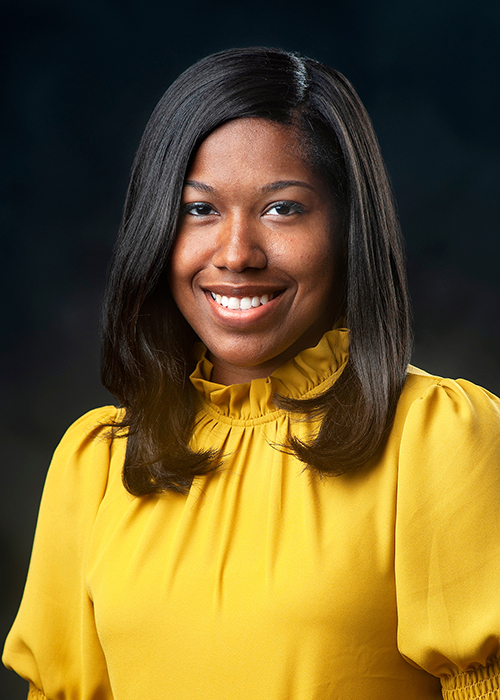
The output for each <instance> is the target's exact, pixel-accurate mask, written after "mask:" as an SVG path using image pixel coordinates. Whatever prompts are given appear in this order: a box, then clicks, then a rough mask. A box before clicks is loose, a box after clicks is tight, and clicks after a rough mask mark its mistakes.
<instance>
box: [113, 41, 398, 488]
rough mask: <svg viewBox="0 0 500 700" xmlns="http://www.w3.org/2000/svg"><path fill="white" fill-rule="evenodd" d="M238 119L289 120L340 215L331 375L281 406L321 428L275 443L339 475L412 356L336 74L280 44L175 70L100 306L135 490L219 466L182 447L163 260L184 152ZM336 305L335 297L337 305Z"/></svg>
mask: <svg viewBox="0 0 500 700" xmlns="http://www.w3.org/2000/svg"><path fill="white" fill-rule="evenodd" d="M245 117H258V118H263V119H268V120H271V121H273V122H278V123H281V124H285V125H291V126H293V127H294V128H295V129H296V130H297V133H298V134H299V137H300V136H302V137H303V141H304V145H305V148H306V152H307V153H308V154H309V156H310V158H311V159H312V163H313V166H314V167H315V168H317V170H318V172H319V173H320V174H321V175H322V176H323V177H324V178H325V180H326V182H327V183H328V185H329V189H330V191H331V193H332V196H333V197H334V199H335V203H336V206H337V208H338V210H339V211H340V220H341V227H340V228H341V229H342V231H341V235H342V241H343V249H344V251H345V263H344V270H343V278H344V283H343V289H342V297H343V298H342V299H341V300H340V301H341V306H342V309H343V315H344V317H345V321H346V324H347V327H348V329H349V331H350V346H349V360H348V362H347V365H346V367H345V369H344V371H343V372H342V374H341V376H340V378H339V379H338V380H337V381H336V382H335V383H334V384H332V386H331V387H330V388H329V389H328V390H327V391H325V392H324V393H322V394H320V395H319V396H317V397H315V398H312V399H307V400H300V399H299V400H292V399H289V398H284V397H277V398H276V402H277V404H278V405H279V406H281V407H282V408H284V409H286V410H288V411H292V412H297V413H300V414H303V415H304V414H305V415H311V416H316V417H317V416H320V417H321V427H320V429H319V431H318V433H317V434H316V435H315V436H314V438H313V439H312V440H311V441H310V442H308V443H303V442H301V441H299V440H298V439H296V438H291V439H290V443H289V445H287V447H286V448H285V449H287V450H290V451H292V452H294V453H295V454H296V455H297V457H298V459H299V460H301V461H302V462H304V463H305V464H306V465H308V466H309V467H310V468H311V469H312V470H314V471H316V472H319V473H320V474H323V475H339V474H342V473H344V472H346V471H347V470H350V469H354V468H356V467H359V466H361V465H362V464H365V463H366V462H367V461H368V460H369V459H370V458H371V457H373V456H374V455H375V454H376V453H377V452H378V450H380V449H381V448H382V447H383V445H384V443H385V440H386V437H387V434H388V432H389V430H390V428H391V426H392V423H393V420H394V414H395V410H396V404H397V401H398V399H399V396H400V394H401V390H402V387H403V383H404V380H405V376H406V371H407V365H408V362H409V357H410V351H411V331H410V312H409V302H408V295H407V287H406V272H405V262H404V253H403V246H402V239H401V234H400V229H399V223H398V219H397V215H396V211H395V205H394V201H393V196H392V191H391V187H390V184H389V179H388V176H387V173H386V169H385V166H384V163H383V160H382V157H381V155H380V149H379V146H378V142H377V139H376V136H375V134H374V131H373V128H372V125H371V122H370V119H369V117H368V114H367V113H366V111H365V109H364V107H363V105H362V103H361V101H360V99H359V97H358V96H357V94H356V92H355V90H354V89H353V87H352V86H351V84H350V83H349V82H348V80H347V79H346V78H345V77H344V76H343V75H342V74H341V73H339V72H338V71H336V70H334V69H332V68H329V67H328V66H325V65H323V64H321V63H318V62H317V61H314V60H312V59H310V58H304V57H301V56H299V55H297V54H294V53H288V52H285V51H282V50H280V49H270V48H261V47H256V48H245V49H231V50H228V51H222V52H220V53H216V54H214V55H212V56H208V57H207V58H204V59H202V60H201V61H199V62H198V63H196V64H195V65H193V66H191V67H190V68H188V69H187V70H186V71H185V72H184V73H182V74H181V75H180V76H179V78H177V80H176V81H175V82H174V83H173V84H172V85H171V86H170V87H169V89H168V90H167V91H166V93H165V94H164V96H163V97H162V98H161V100H160V102H159V103H158V105H157V106H156V108H155V110H154V112H153V114H152V116H151V118H150V120H149V122H148V124H147V126H146V130H145V132H144V135H143V137H142V140H141V143H140V145H139V149H138V151H137V155H136V158H135V161H134V164H133V168H132V173H131V178H130V185H129V188H128V193H127V198H126V202H125V207H124V213H123V220H122V223H121V227H120V231H119V235H118V239H117V242H116V246H115V249H114V254H113V259H112V263H111V267H110V273H109V281H108V287H107V291H106V295H105V301H104V311H103V353H102V379H103V384H104V386H105V387H106V388H107V389H109V390H110V391H111V392H112V393H113V394H114V395H115V396H116V397H117V398H118V399H119V401H120V402H121V405H122V407H123V408H124V409H125V411H124V413H122V414H121V415H122V418H121V420H117V422H116V423H115V424H114V427H113V430H114V432H115V434H117V435H127V436H128V442H127V451H126V458H125V465H124V472H123V479H124V484H125V486H126V488H127V489H128V490H129V491H130V492H131V493H133V494H135V495H142V494H146V493H150V492H158V491H162V490H174V491H180V492H185V491H186V490H187V489H189V486H190V485H191V482H192V480H193V478H194V476H196V475H200V474H206V473H208V472H210V471H212V470H214V469H216V468H217V467H218V466H219V465H220V459H221V456H220V455H219V454H217V453H216V452H214V451H206V452H196V451H193V450H191V449H190V447H189V442H190V438H191V435H192V431H193V422H194V415H195V410H196V401H195V390H194V387H193V386H192V385H191V382H190V380H189V373H190V371H192V369H193V366H192V361H191V360H190V358H191V348H192V345H193V342H194V340H196V338H195V337H194V333H193V331H192V330H191V329H190V327H189V326H188V325H187V323H186V321H185V320H184V318H183V317H182V315H181V314H180V312H179V310H178V309H177V306H176V304H175V302H174V300H173V298H172V295H171V292H170V289H169V285H168V281H167V274H168V266H169V260H170V256H171V253H172V248H173V246H174V243H175V238H176V229H177V220H178V215H179V209H180V202H181V193H182V189H183V184H184V180H185V177H186V173H187V171H188V168H189V165H190V162H191V161H192V159H193V157H194V155H195V153H196V151H197V148H198V147H199V145H200V144H201V143H202V141H203V140H204V139H205V138H206V137H207V136H208V135H209V134H210V133H211V132H213V131H214V129H217V127H219V126H221V125H222V124H224V123H226V122H228V121H230V120H233V119H241V118H245ZM337 301H338V300H337Z"/></svg>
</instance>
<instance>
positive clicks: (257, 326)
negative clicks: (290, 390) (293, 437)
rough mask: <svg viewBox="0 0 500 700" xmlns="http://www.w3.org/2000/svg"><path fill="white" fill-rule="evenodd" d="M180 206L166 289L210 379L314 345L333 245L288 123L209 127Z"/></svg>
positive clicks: (257, 368)
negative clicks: (201, 350)
mask: <svg viewBox="0 0 500 700" xmlns="http://www.w3.org/2000/svg"><path fill="white" fill-rule="evenodd" d="M201 194H203V195H204V199H203V200H200V199H199V197H200V195H201ZM208 198H209V199H208ZM182 201H183V206H182V209H181V212H182V213H181V217H180V220H179V228H178V233H177V239H176V242H175V246H174V249H173V253H172V260H171V264H170V266H171V272H170V280H171V289H172V294H173V297H174V299H175V302H176V304H177V306H178V307H179V309H180V311H181V312H182V314H183V316H184V318H185V319H186V321H187V322H188V323H189V325H190V326H191V328H192V329H193V330H194V331H195V333H196V334H197V336H198V337H199V338H200V339H201V340H202V341H203V342H204V343H205V345H206V346H207V348H208V350H209V355H208V357H209V359H210V360H211V362H212V364H213V372H212V380H213V381H216V382H219V383H221V384H238V383H240V382H247V381H250V380H252V379H255V378H257V377H267V376H269V375H270V374H272V372H273V371H274V370H275V369H277V368H278V367H280V366H281V365H282V364H284V363H285V362H286V361H287V360H289V359H291V358H292V357H294V356H295V355H297V353H299V352H300V351H301V350H304V349H305V348H308V347H313V346H314V345H316V344H317V342H318V341H319V340H320V339H321V337H322V335H323V334H324V333H325V332H326V331H327V330H330V329H331V328H332V327H333V324H334V321H335V320H336V318H337V317H338V309H336V308H335V307H336V304H335V298H336V296H337V295H336V294H335V293H334V286H335V277H336V275H335V268H336V265H335V257H336V256H335V252H334V251H335V247H336V246H335V244H336V243H337V248H338V247H339V245H338V237H337V236H336V230H335V229H336V225H335V217H334V211H333V206H332V203H331V198H330V196H329V193H328V187H327V185H326V183H325V182H324V180H323V178H322V177H320V176H319V175H318V174H317V173H315V172H314V171H313V170H312V168H311V166H309V165H308V164H307V161H306V155H305V153H301V147H300V143H299V141H298V135H297V133H296V132H295V130H294V129H293V128H292V127H289V126H283V125H281V124H276V123H273V122H269V121H268V120H264V119H255V118H254V119H239V120H235V121H231V122H229V123H227V124H225V125H224V126H221V127H219V128H218V129H217V130H216V131H214V132H213V133H212V134H211V135H210V136H209V137H208V138H207V139H206V140H205V141H204V142H203V143H202V145H201V146H200V148H199V149H198V152H197V154H196V157H195V159H194V161H193V164H192V166H191V168H190V171H189V173H188V179H187V180H186V184H185V187H184V192H183V198H182Z"/></svg>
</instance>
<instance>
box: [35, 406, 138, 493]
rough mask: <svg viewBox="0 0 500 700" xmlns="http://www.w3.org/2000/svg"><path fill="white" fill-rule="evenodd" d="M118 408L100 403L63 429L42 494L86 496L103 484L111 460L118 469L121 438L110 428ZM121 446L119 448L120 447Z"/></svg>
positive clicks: (104, 486) (101, 491)
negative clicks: (64, 430)
mask: <svg viewBox="0 0 500 700" xmlns="http://www.w3.org/2000/svg"><path fill="white" fill-rule="evenodd" d="M121 414H122V409H117V408H115V407H114V406H104V407H101V408H97V409H94V410H92V411H89V412H88V413H85V414H84V415H83V416H81V417H80V418H79V419H78V420H76V421H75V422H74V423H73V424H72V425H71V426H70V427H69V428H68V429H67V431H66V432H65V433H64V435H63V437H62V439H61V441H60V443H59V445H58V446H57V448H56V450H55V452H54V456H53V458H52V461H51V464H50V468H49V471H48V474H47V480H46V483H45V489H44V498H45V499H46V498H47V497H48V496H49V494H52V496H53V497H56V498H57V497H60V496H62V494H63V493H64V494H65V498H66V499H69V500H71V494H72V493H73V494H74V498H78V499H80V501H82V500H87V498H92V496H94V498H95V497H97V496H98V494H99V496H100V497H102V494H103V492H104V490H105V488H106V484H107V481H108V476H109V471H110V469H111V467H112V464H113V463H116V467H117V469H119V470H121V466H122V463H123V456H122V455H121V454H120V453H121V452H122V451H123V450H124V448H125V440H123V439H121V438H116V436H115V435H116V431H114V430H113V428H114V426H115V423H116V421H117V420H118V419H119V418H120V417H121ZM122 446H123V449H122Z"/></svg>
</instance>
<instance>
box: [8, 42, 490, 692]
mask: <svg viewBox="0 0 500 700" xmlns="http://www.w3.org/2000/svg"><path fill="white" fill-rule="evenodd" d="M347 329H348V330H347ZM198 341H202V342H201V343H200V342H198ZM409 352H410V331H409V321H408V302H407V296H406V284H405V274H404V265H403V255H402V250H401V241H400V235H399V231H398V225H397V220H396V216H395V213H394V206H393V203H392V199H391V193H390V188H389V185H388V181H387V177H386V174H385V170H384V166H383V163H382V160H381V157H380V154H379V150H378V146H377V142H376V138H375V136H374V134H373V132H372V128H371V125H370V122H369V119H368V117H367V115H366V113H365V111H364V109H363V107H362V105H361V103H360V102H359V98H358V97H357V96H356V94H355V92H354V91H353V89H352V87H351V86H350V85H349V83H348V82H347V81H346V79H345V78H344V77H343V76H342V75H340V74H339V73H337V72H335V71H333V70H331V69H330V68H327V67H326V66H323V65H321V64H319V63H316V62H315V61H312V60H310V59H304V58H300V57H298V56H296V55H293V54H288V53H285V52H283V51H280V50H275V49H262V48H254V49H241V50H240V49H238V50H232V51H225V52H222V53H220V54H216V55H214V56H210V57H208V58H206V59H204V60H202V61H200V62H199V63H198V64H196V65H195V66H193V67H192V68H190V69H188V70H187V71H186V72H185V73H184V74H183V75H181V76H180V78H179V79H178V80H177V81H176V82H175V83H174V84H173V85H172V86H171V87H170V88H169V90H168V91H167V93H166V94H165V96H164V97H163V98H162V100H161V101H160V103H159V105H158V106H157V108H156V110H155V112H154V113H153V115H152V117H151V119H150V122H149V124H148V126H147V128H146V131H145V134H144V137H143V139H142V142H141V145H140V148H139V151H138V153H137V156H136V161H135V164H134V169H133V172H132V177H131V183H130V188H129V192H128V196H127V203H126V207H125V212H124V217H123V223H122V227H121V232H120V237H119V239H118V243H117V247H116V251H115V255H114V260H113V264H112V267H111V273H110V281H109V286H108V291H107V297H106V304H105V323H104V353H103V380H104V384H105V385H106V386H107V388H108V389H110V390H111V391H112V392H113V393H114V394H115V395H116V396H117V397H118V399H119V400H120V402H121V406H122V407H121V408H119V409H115V408H113V407H107V408H104V409H98V410H97V411H93V412H91V413H89V414H87V415H86V416H84V417H83V418H81V419H80V420H79V421H77V423H75V424H74V425H73V426H72V427H71V428H70V429H69V431H68V432H67V434H66V435H65V437H64V438H63V441H62V442H61V445H60V446H59V448H58V450H57V451H56V454H55V457H54V460H53V463H52V466H51V469H50V470H49V475H48V478H47V484H46V487H45V491H44V496H43V501H42V506H41V512H40V518H39V524H38V527H37V535H36V539H35V546H34V553H33V557H32V562H31V566H30V573H29V576H28V582H27V585H26V590H25V594H24V598H23V602H22V605H21V609H20V612H19V614H18V617H17V619H16V622H15V624H14V627H13V630H12V631H11V633H10V636H9V638H8V640H7V644H6V651H5V654H4V661H5V662H6V664H7V665H8V666H10V667H12V668H14V669H15V670H16V671H17V672H18V673H20V674H21V675H22V676H23V677H25V678H27V679H28V680H29V681H30V693H31V697H32V698H44V697H46V698H48V699H49V700H55V698H82V699H85V700H90V699H91V698H92V699H97V698H99V699H101V698H102V699H104V698H105V699H106V700H107V699H110V698H115V699H116V700H129V699H130V700H132V699H134V700H136V699H137V698H143V697H144V698H148V699H149V698H158V699H159V698H162V699H163V698H175V700H183V699H184V698H186V699H188V698H189V700H192V699H193V698H204V700H212V699H217V700H221V699H224V698H227V699H229V698H231V699H236V698H238V700H244V699H246V698H249V699H250V698H251V699H252V700H257V699H264V698H265V699H266V700H267V699H269V700H271V699H272V700H291V699H292V698H294V699H297V700H299V699H300V700H306V699H307V700H312V699H313V698H314V699H315V700H326V699H336V700H340V699H342V700H344V699H349V700H366V698H370V700H382V699H383V700H387V699H389V698H390V699H400V698H405V700H413V699H415V700H416V699H417V698H418V700H422V699H423V698H438V697H445V698H448V699H449V700H451V699H452V698H453V699H458V698H482V697H488V698H500V666H499V662H498V657H499V654H500V650H499V641H500V605H499V597H500V596H499V589H500V586H499V583H500V539H499V537H498V534H497V528H496V527H495V526H494V523H495V518H496V517H497V512H498V506H499V493H500V470H499V469H498V466H499V461H500V456H499V454H500V450H499V446H500V431H499V426H500V402H499V400H498V399H496V398H495V397H493V396H492V395H491V394H489V393H488V392H486V391H484V390H483V389H480V388H479V387H476V386H474V385H472V384H470V383H468V382H465V381H462V380H459V381H456V382H455V381H452V380H447V379H441V378H438V377H433V376H430V375H428V374H426V373H425V372H421V371H419V370H416V369H414V368H411V367H410V368H408V359H409ZM321 477H323V478H321Z"/></svg>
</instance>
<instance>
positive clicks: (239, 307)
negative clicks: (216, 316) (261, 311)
mask: <svg viewBox="0 0 500 700" xmlns="http://www.w3.org/2000/svg"><path fill="white" fill-rule="evenodd" d="M277 294H278V293H277V292H273V293H271V294H262V295H261V296H254V297H227V296H222V295H221V294H215V292H210V295H211V297H212V299H213V300H214V301H215V302H217V304H220V306H224V307H225V308H226V309H232V310H235V311H247V310H248V309H256V308H257V307H258V306H263V305H264V304H267V302H268V301H271V299H274V297H275V296H277Z"/></svg>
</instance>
